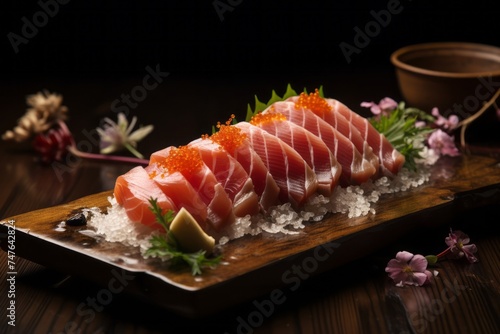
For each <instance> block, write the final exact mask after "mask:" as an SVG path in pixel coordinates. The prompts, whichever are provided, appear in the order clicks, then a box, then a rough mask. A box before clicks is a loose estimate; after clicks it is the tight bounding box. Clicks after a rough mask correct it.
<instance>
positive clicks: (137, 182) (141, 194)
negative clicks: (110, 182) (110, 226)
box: [114, 166, 177, 229]
mask: <svg viewBox="0 0 500 334" xmlns="http://www.w3.org/2000/svg"><path fill="white" fill-rule="evenodd" d="M114 196H115V198H116V202H117V203H118V204H120V205H121V206H123V208H124V209H125V212H126V213H127V216H128V217H129V218H130V220H132V221H134V222H138V223H141V224H144V225H147V226H150V227H153V228H157V229H161V228H162V227H161V225H160V224H158V223H157V221H156V217H155V215H154V214H153V212H152V211H151V209H150V206H151V205H150V203H149V200H150V199H151V198H153V199H156V201H157V204H158V206H159V207H160V208H162V210H164V211H165V212H166V211H168V210H173V211H175V212H176V211H177V207H176V206H175V204H174V203H173V201H172V200H171V199H170V198H169V197H167V196H166V195H165V194H164V193H163V191H162V190H161V189H160V188H159V187H158V186H157V185H156V183H155V182H154V181H153V180H151V178H150V177H149V174H148V172H146V170H145V169H144V168H143V167H142V166H137V167H134V168H132V169H131V170H129V171H128V172H127V173H125V174H123V175H120V176H118V178H117V179H116V183H115V188H114Z"/></svg>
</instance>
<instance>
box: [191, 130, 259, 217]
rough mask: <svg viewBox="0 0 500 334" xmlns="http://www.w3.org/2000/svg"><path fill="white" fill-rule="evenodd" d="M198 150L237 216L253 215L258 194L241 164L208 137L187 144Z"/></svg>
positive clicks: (256, 205) (257, 210) (256, 208)
mask: <svg viewBox="0 0 500 334" xmlns="http://www.w3.org/2000/svg"><path fill="white" fill-rule="evenodd" d="M188 147H190V148H195V149H197V150H198V151H199V152H200V155H201V159H202V160H203V162H205V165H207V166H208V168H209V169H210V170H211V171H212V172H213V173H214V175H215V177H216V179H217V180H218V181H219V182H220V183H221V184H222V186H223V187H224V190H225V191H226V193H227V194H228V196H229V199H230V200H231V201H232V202H233V211H234V214H235V215H236V216H237V217H244V216H246V215H254V214H256V213H258V212H259V211H260V206H259V196H258V195H257V193H256V192H255V190H254V186H253V182H252V179H251V178H250V176H249V175H248V173H247V172H246V171H245V169H244V168H243V167H242V166H241V164H240V163H239V162H238V161H236V159H234V158H233V157H232V156H231V155H229V153H228V152H227V151H226V150H224V149H223V148H222V147H221V146H220V145H219V144H217V143H214V142H213V141H212V140H210V139H201V138H200V139H197V140H194V141H192V142H191V143H189V144H188Z"/></svg>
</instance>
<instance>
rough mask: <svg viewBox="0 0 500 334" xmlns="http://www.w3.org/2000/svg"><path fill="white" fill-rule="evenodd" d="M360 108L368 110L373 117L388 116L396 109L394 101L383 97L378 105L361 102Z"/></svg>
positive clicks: (396, 105)
mask: <svg viewBox="0 0 500 334" xmlns="http://www.w3.org/2000/svg"><path fill="white" fill-rule="evenodd" d="M361 106H362V107H365V108H370V111H371V112H372V114H374V115H389V114H390V113H391V111H393V110H394V109H396V108H397V107H398V104H397V102H396V101H394V100H393V99H391V98H390V97H385V98H383V99H382V100H380V102H379V103H378V104H376V103H375V102H373V101H372V102H361Z"/></svg>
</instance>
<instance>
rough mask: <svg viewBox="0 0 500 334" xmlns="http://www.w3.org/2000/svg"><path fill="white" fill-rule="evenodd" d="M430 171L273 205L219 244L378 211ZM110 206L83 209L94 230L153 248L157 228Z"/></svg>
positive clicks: (226, 233) (228, 232) (242, 223)
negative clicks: (300, 203) (295, 205)
mask: <svg viewBox="0 0 500 334" xmlns="http://www.w3.org/2000/svg"><path fill="white" fill-rule="evenodd" d="M429 178H430V172H429V171H428V168H427V167H426V166H425V165H421V166H420V167H419V169H418V172H412V171H409V170H408V169H406V168H403V169H402V170H401V171H400V172H399V174H398V175H397V176H396V177H394V178H392V179H390V178H388V177H385V176H384V177H381V178H379V179H377V180H373V181H368V182H366V183H364V184H362V185H360V186H349V187H346V188H341V187H337V188H336V189H335V191H334V193H333V194H332V196H331V197H329V198H328V197H325V196H322V195H314V196H312V197H311V198H310V199H309V200H308V201H307V203H306V204H305V205H304V207H303V208H302V210H301V211H300V212H297V211H295V210H293V209H292V207H291V205H290V203H286V204H283V205H280V206H276V207H274V208H273V209H272V210H270V212H268V213H267V214H266V215H263V214H258V215H255V216H246V217H241V218H238V219H237V220H236V222H235V223H234V224H233V225H231V226H230V227H229V228H228V229H226V230H224V231H223V232H222V234H220V235H218V236H217V237H216V239H217V240H218V244H219V245H223V244H225V243H227V242H229V241H230V240H233V239H238V238H241V237H243V236H245V235H257V234H261V233H272V234H277V233H281V234H297V233H300V231H301V230H302V229H303V228H304V227H305V225H304V223H305V222H313V221H320V220H322V219H323V217H325V215H326V214H328V213H341V214H346V215H347V216H348V217H349V218H354V217H361V216H367V215H369V214H372V215H373V214H375V213H376V212H375V209H374V208H373V205H374V204H375V203H376V202H377V201H378V200H379V199H380V197H381V196H382V195H383V194H390V193H397V192H402V191H408V190H410V189H412V188H416V187H419V186H421V185H422V184H424V183H426V182H427V181H429ZM108 200H109V202H110V205H111V206H110V207H108V208H107V212H102V211H101V210H100V209H98V208H90V209H86V210H84V214H85V216H86V218H89V216H90V217H91V219H89V226H90V227H92V228H93V229H95V233H96V234H98V235H102V236H104V238H105V239H106V240H107V241H110V242H120V243H123V244H125V245H129V246H134V247H139V248H140V250H141V251H142V252H144V251H145V250H147V249H148V248H149V247H150V242H149V240H150V238H151V236H152V234H153V233H155V230H153V229H151V228H149V227H147V226H144V225H141V224H137V223H134V222H132V221H130V220H129V219H128V217H127V214H126V212H125V210H124V209H123V208H122V207H121V206H120V205H118V204H117V203H116V200H115V199H114V198H112V197H109V198H108Z"/></svg>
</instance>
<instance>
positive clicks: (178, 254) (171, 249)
mask: <svg viewBox="0 0 500 334" xmlns="http://www.w3.org/2000/svg"><path fill="white" fill-rule="evenodd" d="M149 203H150V205H151V206H150V210H151V211H152V212H153V213H154V215H155V217H156V221H157V222H158V224H160V225H161V226H162V227H163V229H164V230H165V234H161V235H155V236H153V237H151V239H150V240H149V242H150V243H151V247H150V248H148V249H147V250H146V252H145V255H146V256H156V257H159V258H162V259H165V260H169V261H170V263H171V264H173V265H186V264H187V265H189V267H190V268H191V274H192V275H193V276H195V275H201V274H202V269H203V268H206V267H214V266H216V265H217V264H219V263H220V260H221V257H220V256H217V257H207V256H206V252H205V251H204V250H199V251H197V252H194V253H186V252H183V251H182V250H180V249H179V246H178V243H177V241H176V240H175V236H174V235H173V234H172V232H171V231H170V228H169V227H170V223H171V222H172V220H173V219H174V212H173V211H172V210H168V211H167V212H166V213H163V212H162V209H161V208H160V207H159V205H158V201H157V199H155V198H150V199H149Z"/></svg>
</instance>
